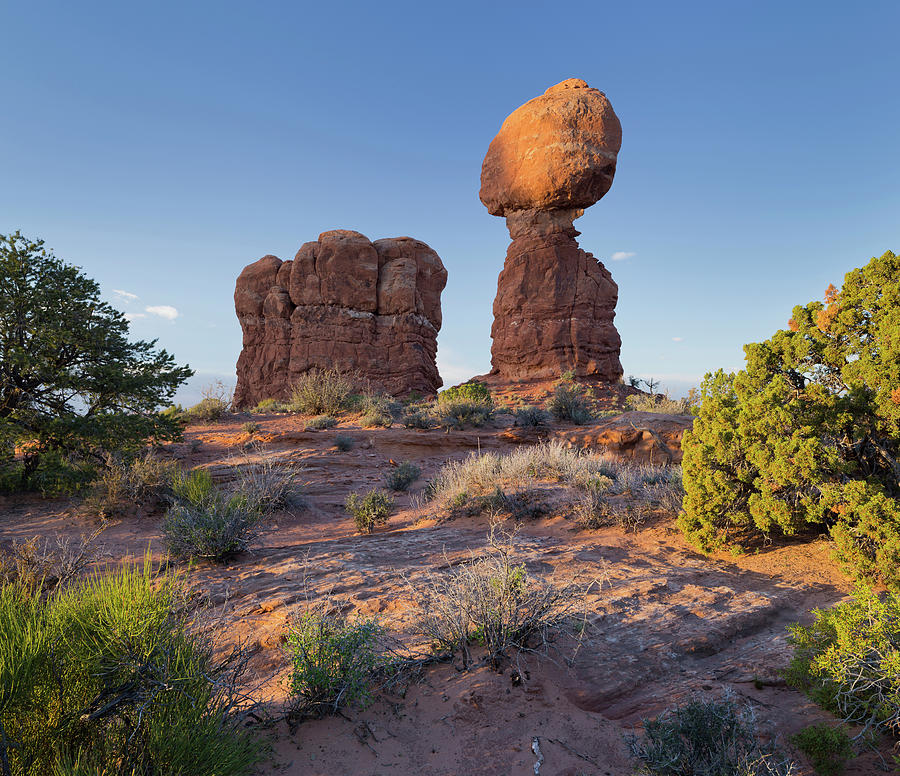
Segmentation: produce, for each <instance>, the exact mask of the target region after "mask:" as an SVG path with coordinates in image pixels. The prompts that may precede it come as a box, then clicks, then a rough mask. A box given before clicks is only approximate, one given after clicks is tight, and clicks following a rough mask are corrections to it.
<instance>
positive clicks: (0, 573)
mask: <svg viewBox="0 0 900 776" xmlns="http://www.w3.org/2000/svg"><path fill="white" fill-rule="evenodd" d="M106 525H107V524H106V523H103V524H101V525H100V526H99V527H97V528H96V529H94V531H92V532H91V533H90V534H88V535H86V536H82V537H81V538H80V539H76V540H73V539H71V538H69V537H68V536H61V535H59V534H57V536H56V537H54V538H53V539H52V540H51V539H41V538H40V537H38V536H33V537H32V538H31V539H27V540H25V541H21V542H19V541H15V542H13V543H12V545H11V546H10V549H9V550H8V551H6V552H2V553H0V586H2V585H13V584H15V585H21V586H23V587H24V588H26V589H28V590H31V591H40V590H53V589H54V588H57V587H62V586H65V585H66V584H67V583H68V582H70V581H71V580H73V579H74V578H75V577H77V576H78V575H79V574H80V573H81V572H82V571H84V570H85V569H86V568H88V566H90V565H91V564H92V563H94V562H95V561H96V560H98V559H99V557H100V556H101V555H102V554H104V548H103V545H102V544H100V543H99V542H98V541H97V540H98V538H99V536H100V534H101V533H102V532H103V531H104V530H105V529H106Z"/></svg>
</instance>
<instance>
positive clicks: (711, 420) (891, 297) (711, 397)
mask: <svg viewBox="0 0 900 776" xmlns="http://www.w3.org/2000/svg"><path fill="white" fill-rule="evenodd" d="M744 352H745V356H746V368H745V369H744V370H742V371H740V372H738V373H736V374H726V373H724V372H722V371H719V372H716V373H715V374H711V375H707V376H706V379H705V380H704V381H703V385H702V386H701V393H702V402H701V405H700V408H699V410H698V411H697V413H698V414H697V417H696V420H695V421H694V427H693V430H691V431H689V432H687V433H686V434H685V437H684V441H683V444H682V447H683V450H684V460H683V467H684V482H685V498H684V503H683V508H684V512H683V515H682V517H681V519H680V521H679V524H680V526H681V528H682V530H683V531H684V532H685V533H686V534H687V536H688V537H689V538H690V539H691V540H692V541H693V542H695V543H696V544H697V545H699V546H700V547H701V548H703V549H712V548H715V547H717V546H721V545H723V544H732V543H737V544H740V545H746V544H747V543H748V542H749V541H753V540H757V539H759V538H761V537H763V536H765V535H771V534H781V535H784V536H794V535H798V534H801V533H803V532H804V531H810V532H814V533H815V534H818V533H819V532H820V531H821V529H822V528H823V527H825V528H828V529H830V532H831V535H832V537H833V538H834V540H835V543H836V547H837V552H838V557H839V559H840V560H841V561H842V562H843V563H844V564H845V566H846V567H847V568H848V569H849V570H850V571H851V572H853V573H855V574H857V575H860V576H863V577H872V576H876V575H880V576H882V577H883V578H884V580H885V581H886V582H888V583H889V584H895V583H896V582H897V581H898V576H900V575H898V570H900V502H898V498H900V479H898V476H900V463H898V453H900V388H898V386H900V258H898V257H897V256H895V255H894V254H893V253H890V252H888V253H886V254H884V255H883V256H882V257H881V258H878V259H872V260H871V261H870V262H869V263H868V264H867V265H866V266H865V267H863V268H862V269H857V270H853V271H852V272H850V273H848V274H847V275H846V277H845V278H844V284H843V287H842V288H841V289H840V290H839V291H838V290H836V289H835V288H834V287H830V288H829V289H828V291H827V292H826V295H825V303H824V304H823V303H821V302H813V303H810V304H808V305H806V306H805V307H799V306H798V307H795V308H794V311H793V317H792V318H791V321H790V325H789V327H788V328H787V329H784V330H781V331H778V332H776V333H775V335H774V336H773V337H772V338H771V339H769V340H766V341H765V342H762V343H758V344H751V345H747V346H745V348H744Z"/></svg>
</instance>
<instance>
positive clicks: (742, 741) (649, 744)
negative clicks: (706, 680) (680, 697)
mask: <svg viewBox="0 0 900 776" xmlns="http://www.w3.org/2000/svg"><path fill="white" fill-rule="evenodd" d="M628 743H629V746H630V747H631V752H632V755H633V756H635V757H637V758H638V759H640V760H642V761H643V767H642V769H641V770H640V771H639V773H643V774H647V775H648V776H790V774H792V773H794V765H793V763H791V762H788V761H786V760H785V759H783V758H782V757H780V756H778V755H777V754H776V753H774V752H770V751H769V752H767V751H765V750H764V749H763V748H762V746H761V745H760V742H759V740H758V738H757V735H756V730H755V724H754V720H753V717H752V715H751V713H750V711H749V709H748V710H746V711H743V710H741V709H739V708H738V706H737V704H736V703H735V702H734V700H733V699H732V698H730V697H727V696H726V697H725V699H724V700H721V701H714V700H702V699H699V698H695V699H693V700H691V701H689V702H688V703H686V704H684V705H681V706H676V707H675V708H673V709H670V710H668V711H666V712H664V713H663V714H661V715H660V716H659V717H657V718H656V719H645V720H644V736H643V738H638V737H637V736H634V735H632V736H629V737H628Z"/></svg>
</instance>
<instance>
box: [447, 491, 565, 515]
mask: <svg viewBox="0 0 900 776" xmlns="http://www.w3.org/2000/svg"><path fill="white" fill-rule="evenodd" d="M460 501H461V502H462V499H460ZM460 507H464V508H465V511H466V512H467V513H469V514H478V513H479V512H487V513H488V514H489V515H491V517H492V518H500V517H511V518H512V519H513V520H516V521H520V520H536V519H537V518H539V517H542V516H543V515H546V514H547V512H548V507H547V503H546V502H545V501H544V499H543V497H542V494H541V493H540V492H539V491H535V490H532V489H529V488H523V489H520V490H510V491H507V490H504V489H503V488H501V487H500V486H499V485H497V486H496V487H495V488H494V490H493V491H492V492H491V493H488V494H487V495H483V496H478V497H477V498H474V499H471V500H470V499H468V498H467V499H465V503H461V504H460Z"/></svg>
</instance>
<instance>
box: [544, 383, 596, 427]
mask: <svg viewBox="0 0 900 776" xmlns="http://www.w3.org/2000/svg"><path fill="white" fill-rule="evenodd" d="M547 410H548V411H549V412H550V414H551V415H552V416H553V417H554V418H556V420H567V421H569V422H570V423H574V424H575V425H577V426H583V425H584V424H585V423H590V422H591V421H592V420H593V419H594V412H593V410H592V408H591V398H590V392H589V390H588V389H586V388H585V387H584V386H583V385H579V384H578V383H576V382H574V381H571V380H568V379H565V376H563V379H561V380H560V381H559V382H558V383H557V384H556V387H555V388H554V389H553V395H552V396H551V397H550V401H548V402H547Z"/></svg>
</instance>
